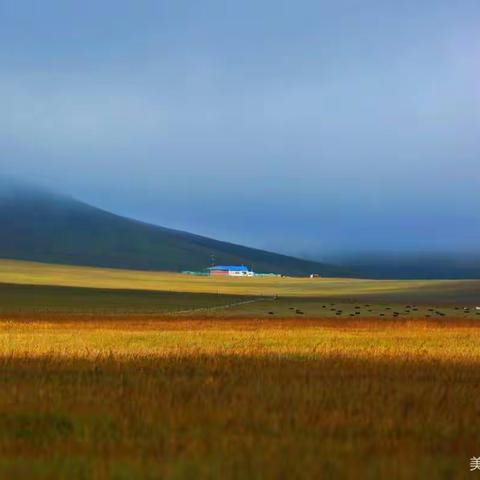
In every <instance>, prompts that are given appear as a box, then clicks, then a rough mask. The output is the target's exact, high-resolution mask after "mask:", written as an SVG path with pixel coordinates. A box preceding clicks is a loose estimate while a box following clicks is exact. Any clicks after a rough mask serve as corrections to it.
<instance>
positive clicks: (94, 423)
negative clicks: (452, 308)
mask: <svg viewBox="0 0 480 480" xmlns="http://www.w3.org/2000/svg"><path fill="white" fill-rule="evenodd" d="M477 335H478V328H477V327H476V325H469V324H462V325H451V324H450V325H449V324H448V323H443V324H437V323H433V322H432V323H427V322H418V323H415V322H413V323H409V324H405V323H400V324H399V323H398V322H391V321H390V322H385V321H384V322H374V321H366V320H364V321H359V320H356V321H351V322H350V323H344V324H343V325H341V326H340V325H338V324H337V325H335V324H334V323H332V321H330V322H322V321H321V320H317V321H316V322H314V321H309V320H301V321H298V320H290V321H274V320H269V321H266V322H265V321H263V322H259V321H258V320H249V319H243V320H232V321H224V322H218V321H216V320H215V319H207V320H203V319H188V318H185V319H181V320H179V321H172V320H171V319H164V320H161V319H159V318H155V319H151V318H150V320H149V321H148V322H147V321H145V322H144V323H137V324H135V323H132V324H127V325H126V324H125V322H123V321H120V320H116V321H112V320H110V322H107V323H105V322H104V321H103V320H102V318H101V317H100V318H97V319H96V321H92V319H90V320H89V321H88V322H87V321H86V322H80V323H79V322H78V320H77V321H75V322H72V323H70V324H67V323H65V324H62V323H60V324H59V323H55V322H53V323H51V324H48V323H45V322H44V321H42V322H38V323H35V322H34V321H32V320H29V321H25V322H20V321H11V320H10V321H8V320H7V321H4V322H2V324H1V329H0V365H1V367H0V368H1V371H2V375H1V377H0V388H1V391H2V395H1V396H0V478H29V479H40V478H41V479H47V478H48V479H50V478H68V479H87V478H88V479H90V478H93V479H106V478H117V479H127V478H128V479H132V478H133V479H135V478H152V479H153V478H168V479H170V478H171V479H190V478H265V479H277V478H378V479H383V478H402V479H412V478H418V479H423V478H445V479H452V478H466V477H467V476H468V475H469V474H470V472H469V469H468V468H469V467H468V461H469V458H470V457H471V456H473V455H477V454H478V448H479V440H480V438H479V437H480V435H479V429H478V426H477V420H478V412H479V411H480V400H479V399H480V369H479V368H478V367H479V362H480V356H479V354H480V347H479V344H478V342H477V341H476V338H477Z"/></svg>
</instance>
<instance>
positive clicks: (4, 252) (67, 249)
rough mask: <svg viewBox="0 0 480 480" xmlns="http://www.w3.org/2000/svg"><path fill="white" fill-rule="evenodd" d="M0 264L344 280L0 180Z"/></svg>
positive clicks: (329, 271)
mask: <svg viewBox="0 0 480 480" xmlns="http://www.w3.org/2000/svg"><path fill="white" fill-rule="evenodd" d="M0 224H1V226H2V227H1V236H0V258H10V259H23V260H34V261H41V262H53V263H66V264H76V265H93V266H101V267H116V268H131V269H142V270H169V271H180V270H201V269H204V268H206V267H208V266H210V265H211V262H212V259H214V260H215V262H216V263H227V264H244V265H247V266H250V267H252V268H253V269H254V270H255V271H258V272H273V273H281V274H289V275H307V274H310V273H314V272H315V273H321V274H323V275H342V274H345V270H343V269H341V268H337V267H335V266H332V265H328V264H323V263H318V262H314V261H308V260H301V259H298V258H294V257H289V256H286V255H279V254H275V253H272V252H267V251H264V250H258V249H253V248H248V247H244V246H241V245H236V244H233V243H228V242H222V241H218V240H213V239H210V238H206V237H202V236H199V235H194V234H191V233H187V232H183V231H178V230H172V229H168V228H164V227H159V226H155V225H150V224H147V223H144V222H140V221H136V220H132V219H129V218H125V217H122V216H119V215H115V214H112V213H110V212H107V211H104V210H101V209H98V208H95V207H93V206H91V205H88V204H86V203H83V202H80V201H78V200H76V199H74V198H72V197H69V196H66V195H61V194H57V193H52V192H50V191H48V190H44V189H42V188H39V187H37V186H32V185H29V184H26V183H22V182H19V181H17V180H10V179H2V180H0Z"/></svg>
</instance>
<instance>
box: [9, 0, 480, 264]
mask: <svg viewBox="0 0 480 480" xmlns="http://www.w3.org/2000/svg"><path fill="white" fill-rule="evenodd" d="M479 24H480V3H479V2H478V1H473V0H462V1H460V2H452V1H451V0H448V1H444V0H424V1H422V2H418V1H412V0H405V1H402V2H398V1H388V0H381V1H380V0H375V1H374V0H362V1H354V0H350V1H348V0H337V1H335V2H333V1H329V2H324V1H318V0H317V1H295V2H293V1H289V2H282V1H278V0H277V1H270V0H266V1H258V0H257V1H249V0H246V1H242V2H233V1H208V0H206V1H202V2H195V1H181V0H176V1H168V2H167V1H160V0H156V1H145V0H132V1H121V0H117V1H111V0H102V1H101V2H98V1H90V0H86V1H85V0H84V1H82V2H80V1H68V0H58V1H51V0H44V1H42V2H39V1H33V0H30V1H29V0H22V1H21V2H19V1H14V0H9V1H8V0H7V1H6V0H0V44H1V45H2V48H1V49H0V105H2V107H1V109H0V167H1V170H2V172H5V173H8V174H11V175H16V176H20V177H25V178H27V179H29V180H34V181H38V182H40V183H43V184H45V185H47V186H50V187H53V188H55V189H57V190H60V191H63V192H67V193H71V194H73V195H75V196H77V197H79V198H81V199H83V200H85V201H87V202H90V203H93V204H96V205H99V206H101V207H104V208H106V209H109V210H113V211H115V212H117V213H120V214H125V215H128V216H133V217H136V218H140V219H143V220H146V221H151V222H153V223H158V224H161V225H165V226H170V227H174V228H181V229H184V230H190V231H194V232H196V233H200V234H205V235H209V236H213V237H216V238H220V239H225V240H231V241H235V242H240V243H245V244H248V245H252V246H258V247H262V248H268V249H274V250H278V251H282V252H286V253H293V254H298V255H308V256H312V257H318V258H329V257H333V256H337V255H343V254H346V253H348V254H350V253H356V252H359V253H362V252H371V251H381V252H417V251H421V252H425V251H430V252H470V251H474V250H476V251H478V250H479V240H480V208H479V207H480V205H479V203H480V202H479V197H480V196H479V184H480V155H479V154H480V134H479V133H480V132H479V128H480V127H479V126H480V33H479V32H480V29H479Z"/></svg>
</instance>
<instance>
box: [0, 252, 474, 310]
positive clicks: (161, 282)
mask: <svg viewBox="0 0 480 480" xmlns="http://www.w3.org/2000/svg"><path fill="white" fill-rule="evenodd" d="M0 282H1V283H7V284H26V285H31V284H34V285H56V286H70V287H88V288H98V289H122V290H126V289H129V290H145V291H147V290H148V291H163V292H181V293H185V292H188V293H213V294H224V295H244V296H275V295H276V296H280V297H314V298H317V299H319V298H321V299H343V300H348V301H355V300H365V301H371V302H376V303H381V302H385V301H388V302H399V303H405V302H417V303H424V304H427V303H432V304H444V305H449V304H462V305H465V304H466V305H477V304H480V298H479V297H480V294H479V292H480V280H365V279H345V278H319V279H310V278H279V277H255V278H237V279H235V278H218V277H217V278H210V277H194V276H189V275H181V274H176V273H166V272H145V271H132V270H119V269H106V268H93V267H77V266H66V265H52V264H43V263H34V262H22V261H16V260H0Z"/></svg>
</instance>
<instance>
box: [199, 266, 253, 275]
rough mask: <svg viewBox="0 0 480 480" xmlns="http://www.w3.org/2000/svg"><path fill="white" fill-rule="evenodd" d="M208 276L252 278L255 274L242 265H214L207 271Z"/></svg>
mask: <svg viewBox="0 0 480 480" xmlns="http://www.w3.org/2000/svg"><path fill="white" fill-rule="evenodd" d="M208 272H209V274H210V275H212V276H215V275H220V276H222V275H223V276H225V275H228V276H231V277H253V276H254V275H255V274H254V273H253V272H252V271H251V270H249V269H248V268H247V267H245V266H244V265H240V266H238V265H215V266H213V267H210V268H209V269H208Z"/></svg>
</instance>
